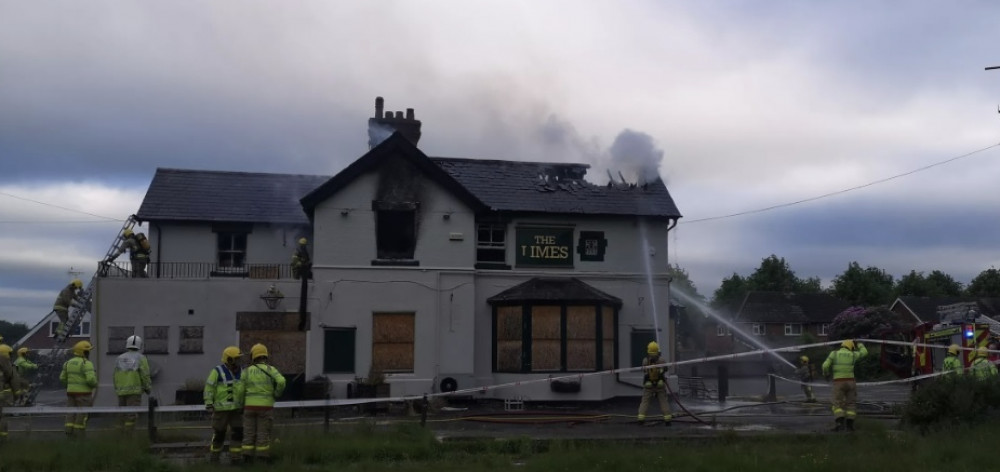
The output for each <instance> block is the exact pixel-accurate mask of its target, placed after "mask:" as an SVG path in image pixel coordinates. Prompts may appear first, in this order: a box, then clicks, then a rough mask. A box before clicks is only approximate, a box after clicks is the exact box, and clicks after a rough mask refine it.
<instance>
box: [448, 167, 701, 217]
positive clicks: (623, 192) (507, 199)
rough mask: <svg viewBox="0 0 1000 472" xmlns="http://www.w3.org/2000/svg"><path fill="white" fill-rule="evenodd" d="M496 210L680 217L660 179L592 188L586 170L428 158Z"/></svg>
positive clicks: (584, 168) (585, 168)
mask: <svg viewBox="0 0 1000 472" xmlns="http://www.w3.org/2000/svg"><path fill="white" fill-rule="evenodd" d="M430 159H431V160H432V161H434V163H436V164H437V165H438V166H440V167H441V168H442V169H444V170H445V171H446V172H447V173H448V174H449V175H451V176H452V177H453V178H454V179H455V180H457V181H458V182H459V183H460V184H462V186H463V187H465V188H467V189H468V190H469V191H470V192H472V194H473V195H475V196H476V198H478V199H479V200H480V201H482V202H483V204H485V205H486V206H487V207H489V208H490V209H492V210H495V211H509V212H532V213H569V214H590V215H639V216H661V217H669V218H677V217H680V216H681V214H680V212H679V211H678V210H677V206H676V205H675V204H674V200H673V198H671V196H670V192H668V191H667V187H666V186H665V185H664V184H663V181H662V180H659V179H658V180H656V181H655V182H651V183H649V184H648V185H632V186H623V185H619V186H608V185H595V184H592V183H590V182H587V181H586V180H584V178H583V176H584V174H585V173H586V172H587V168H588V167H589V166H587V165H585V164H561V163H542V162H522V161H497V160H485V159H458V158H445V157H431V158H430Z"/></svg>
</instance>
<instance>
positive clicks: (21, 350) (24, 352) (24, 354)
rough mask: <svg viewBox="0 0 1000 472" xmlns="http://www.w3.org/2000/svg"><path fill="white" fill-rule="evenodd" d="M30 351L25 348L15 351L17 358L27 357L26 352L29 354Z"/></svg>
mask: <svg viewBox="0 0 1000 472" xmlns="http://www.w3.org/2000/svg"><path fill="white" fill-rule="evenodd" d="M30 351H31V350H30V349H28V348H26V347H22V348H21V349H18V350H17V357H24V356H26V355H28V352H30Z"/></svg>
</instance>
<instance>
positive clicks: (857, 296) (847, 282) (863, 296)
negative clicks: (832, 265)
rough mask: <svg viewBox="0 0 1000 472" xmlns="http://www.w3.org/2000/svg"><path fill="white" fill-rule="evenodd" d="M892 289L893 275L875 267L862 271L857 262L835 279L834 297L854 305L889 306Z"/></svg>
mask: <svg viewBox="0 0 1000 472" xmlns="http://www.w3.org/2000/svg"><path fill="white" fill-rule="evenodd" d="M892 288H893V286H892V275H890V274H888V273H887V272H886V271H884V270H882V269H879V268H878V267H874V266H868V267H867V268H865V269H862V268H861V265H860V264H858V263H857V262H856V261H854V262H851V263H850V264H848V265H847V270H845V271H844V272H843V273H842V274H840V275H838V276H837V277H835V278H834V279H833V295H834V296H835V297H837V298H839V299H841V300H844V301H846V302H848V303H851V304H854V305H861V306H874V305H888V304H889V302H891V301H892Z"/></svg>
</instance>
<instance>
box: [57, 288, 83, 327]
mask: <svg viewBox="0 0 1000 472" xmlns="http://www.w3.org/2000/svg"><path fill="white" fill-rule="evenodd" d="M82 288H83V281H82V280H80V279H73V280H72V281H70V283H69V285H67V286H66V287H64V288H63V289H62V290H60V291H59V296H57V297H56V302H55V304H53V305H52V311H54V312H56V315H57V316H59V325H58V326H57V327H56V336H61V335H62V334H63V330H64V329H66V322H67V321H69V309H70V307H75V306H78V304H79V302H78V300H77V298H76V297H77V295H79V294H80V290H81V289H82Z"/></svg>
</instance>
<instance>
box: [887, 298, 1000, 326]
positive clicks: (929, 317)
mask: <svg viewBox="0 0 1000 472" xmlns="http://www.w3.org/2000/svg"><path fill="white" fill-rule="evenodd" d="M897 302H902V303H903V305H905V306H906V307H907V308H909V309H910V312H912V313H913V314H914V315H916V316H917V317H918V318H920V320H921V321H924V322H931V323H937V322H940V321H941V320H940V318H939V317H938V313H937V307H939V306H941V305H952V304H955V303H968V302H975V303H976V305H978V306H979V314H980V315H985V316H988V317H990V318H992V319H994V320H1000V298H990V297H982V298H977V297H913V296H902V297H899V298H898V299H897Z"/></svg>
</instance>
